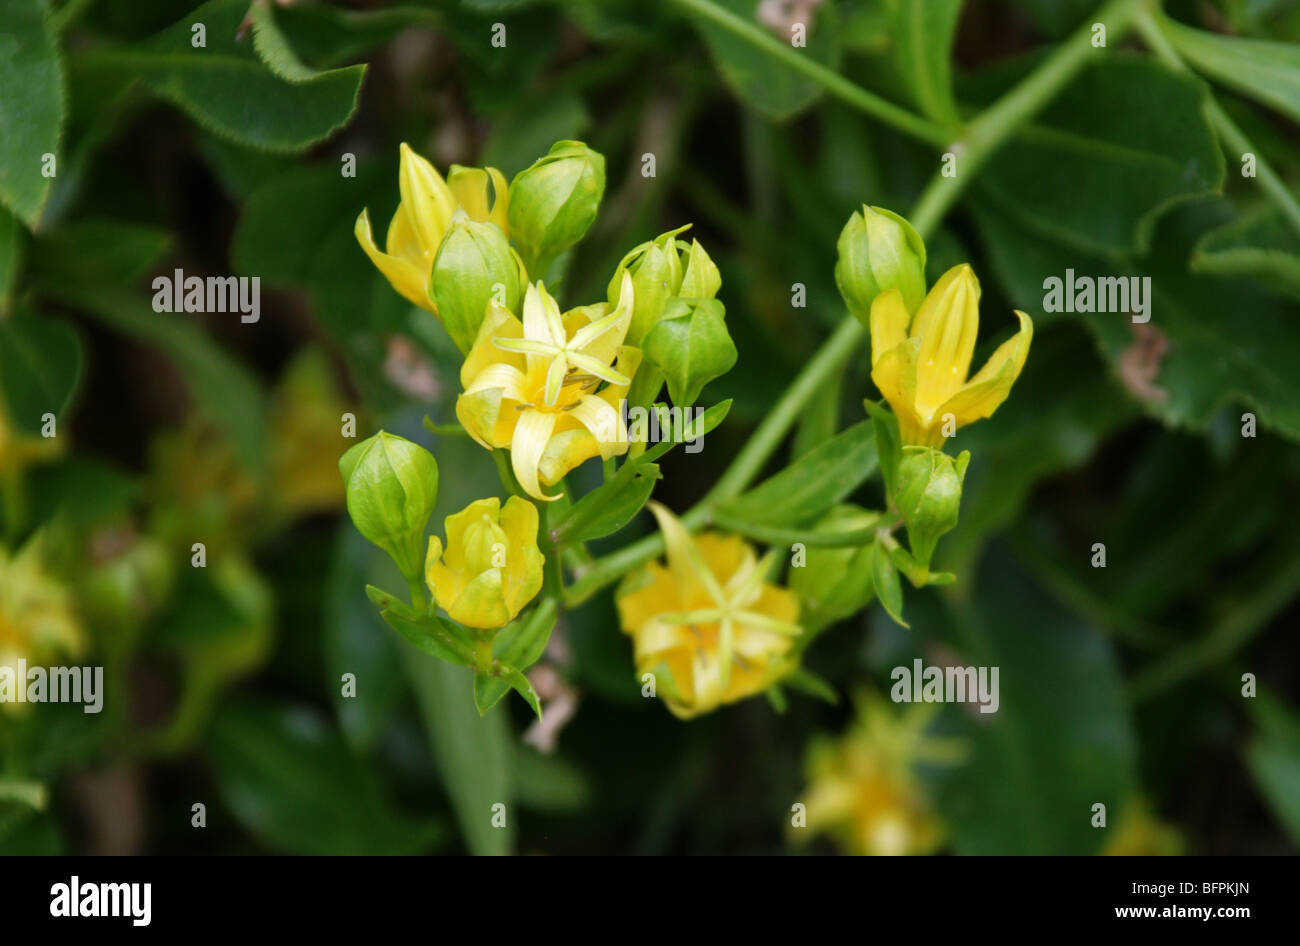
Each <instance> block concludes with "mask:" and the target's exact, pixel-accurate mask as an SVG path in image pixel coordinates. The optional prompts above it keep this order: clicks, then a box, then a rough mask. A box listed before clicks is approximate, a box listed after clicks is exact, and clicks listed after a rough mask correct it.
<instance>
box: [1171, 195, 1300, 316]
mask: <svg viewBox="0 0 1300 946" xmlns="http://www.w3.org/2000/svg"><path fill="white" fill-rule="evenodd" d="M1191 269H1192V272H1194V273H1205V274H1206V275H1209V276H1241V277H1244V278H1248V279H1258V280H1260V281H1261V282H1264V283H1267V284H1268V285H1270V286H1274V287H1276V288H1277V289H1278V290H1279V291H1281V292H1285V293H1287V294H1289V295H1290V296H1292V297H1293V298H1300V233H1298V232H1297V231H1296V228H1295V225H1294V224H1292V223H1291V222H1290V221H1289V220H1288V219H1287V218H1286V217H1284V216H1283V215H1282V212H1281V211H1279V210H1275V209H1261V210H1257V211H1255V212H1253V213H1249V214H1243V215H1242V216H1241V217H1239V218H1238V219H1236V220H1234V221H1232V222H1231V223H1226V224H1224V225H1223V226H1221V227H1217V228H1215V229H1213V230H1210V231H1208V232H1207V233H1206V234H1205V235H1204V236H1203V237H1201V239H1200V240H1199V241H1198V242H1197V244H1196V248H1195V250H1193V252H1192V259H1191Z"/></svg>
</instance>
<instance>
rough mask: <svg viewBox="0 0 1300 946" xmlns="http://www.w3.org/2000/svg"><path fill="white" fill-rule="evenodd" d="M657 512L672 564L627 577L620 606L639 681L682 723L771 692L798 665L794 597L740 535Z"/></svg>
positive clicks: (767, 560)
mask: <svg viewBox="0 0 1300 946" xmlns="http://www.w3.org/2000/svg"><path fill="white" fill-rule="evenodd" d="M650 509H651V511H652V512H653V513H654V514H655V518H656V519H658V520H659V528H660V531H661V532H662V533H663V536H664V545H665V548H666V552H667V564H666V565H661V564H659V563H658V562H652V563H650V564H649V565H648V566H646V567H645V568H644V569H643V570H642V571H641V572H640V573H637V574H634V575H632V576H629V578H628V579H627V580H626V581H625V582H624V584H623V586H622V587H621V588H620V589H619V594H618V599H617V600H618V613H619V619H620V622H621V623H622V627H623V631H624V633H626V634H628V635H630V636H631V637H632V642H633V645H634V647H635V651H636V670H637V674H638V675H639V676H640V675H644V674H651V675H652V676H653V678H654V680H655V687H656V691H657V694H658V695H659V696H660V697H661V698H663V700H664V702H665V704H666V705H667V706H668V709H669V710H671V711H672V712H673V714H674V715H676V716H678V717H679V718H681V719H689V718H691V717H692V716H697V715H699V714H700V713H707V712H709V711H710V710H713V709H716V708H717V707H718V706H720V705H721V704H723V703H734V702H736V701H737V700H743V699H745V698H746V697H749V696H753V695H754V694H756V693H760V692H762V691H763V690H765V689H767V688H768V687H769V686H771V685H772V684H773V683H775V682H776V681H777V680H778V679H780V678H781V677H782V676H784V675H785V674H786V673H787V672H788V671H789V670H791V669H792V668H793V667H794V665H795V661H796V657H795V653H794V640H795V638H797V637H798V636H799V635H800V634H801V633H802V629H801V628H800V626H799V624H798V623H797V621H798V619H799V602H798V599H797V598H796V597H795V595H794V593H793V592H791V591H788V590H786V589H784V588H778V587H776V586H775V585H772V584H769V583H768V582H766V581H765V580H764V579H765V577H766V575H767V574H768V570H769V566H770V565H771V564H772V559H771V555H769V556H768V557H767V558H764V559H763V560H761V561H760V560H759V559H758V557H757V556H756V555H755V554H754V550H753V548H751V547H750V546H749V545H748V544H747V543H746V542H745V541H744V540H743V539H740V538H737V537H736V536H730V535H719V534H717V533H711V532H706V533H704V534H702V535H699V536H695V537H692V536H691V535H690V534H689V533H688V532H687V531H686V528H685V527H684V526H683V525H682V524H681V522H680V521H679V520H678V519H677V518H676V517H675V516H674V515H673V514H672V513H670V512H669V511H668V510H667V509H665V508H664V507H663V506H661V505H659V504H658V503H653V502H652V503H651V504H650ZM772 554H775V553H772Z"/></svg>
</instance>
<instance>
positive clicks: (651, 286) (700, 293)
mask: <svg viewBox="0 0 1300 946" xmlns="http://www.w3.org/2000/svg"><path fill="white" fill-rule="evenodd" d="M689 226H690V224H687V225H686V226H684V227H678V228H677V229H676V230H670V231H668V232H667V233H661V234H660V235H659V236H657V237H655V238H654V239H653V240H650V241H648V242H646V243H642V244H641V245H640V246H638V247H636V248H635V249H633V250H632V252H630V253H628V254H627V256H625V257H623V261H622V262H621V263H619V265H618V269H616V270H615V271H614V278H613V279H611V280H610V281H609V290H608V295H609V301H610V304H611V305H613V304H615V303H616V302H617V301H618V293H619V289H620V287H621V286H622V285H623V273H625V272H627V273H631V274H632V288H633V289H634V290H635V293H634V296H633V297H634V298H635V299H636V305H635V307H634V308H633V310H632V324H631V325H630V326H629V327H628V330H627V344H629V345H639V344H640V343H641V340H642V339H643V338H645V336H646V333H647V332H649V331H650V329H652V328H654V326H655V323H656V322H658V321H659V318H660V316H661V315H662V314H663V310H664V306H665V305H666V304H667V302H668V300H669V299H671V298H672V297H673V296H682V297H685V298H690V299H712V298H713V297H714V296H716V295H717V294H718V290H719V289H721V288H722V276H721V275H720V274H719V273H718V267H717V266H716V265H715V264H714V262H713V260H712V259H710V258H709V254H708V253H707V252H705V249H704V247H703V246H702V245H701V244H700V242H699V241H698V240H692V241H691V242H690V244H689V245H688V244H687V243H686V242H685V241H684V240H678V239H677V234H679V233H681V232H683V231H684V230H686V229H687V228H688V227H689Z"/></svg>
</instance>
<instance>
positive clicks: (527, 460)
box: [510, 408, 560, 502]
mask: <svg viewBox="0 0 1300 946" xmlns="http://www.w3.org/2000/svg"><path fill="white" fill-rule="evenodd" d="M557 416H558V415H556V414H551V413H548V412H546V411H538V410H533V409H531V408H529V409H525V410H523V411H522V412H520V416H519V420H518V422H517V423H516V424H515V433H514V437H513V438H512V439H511V441H510V465H511V467H512V468H513V469H514V471H515V478H516V479H518V480H519V485H520V486H522V487H523V488H524V492H525V493H527V494H528V495H529V496H532V497H533V498H534V499H544V500H546V501H547V502H552V501H554V500H556V499H559V498H560V497H559V495H558V494H557V495H555V496H547V495H546V494H544V493H543V492H542V488H541V486H540V485H539V484H538V482H537V467H538V464H539V463H540V462H541V459H542V453H543V452H545V450H546V444H547V442H548V441H549V440H550V439H551V432H552V431H553V430H554V429H555V421H556V418H557Z"/></svg>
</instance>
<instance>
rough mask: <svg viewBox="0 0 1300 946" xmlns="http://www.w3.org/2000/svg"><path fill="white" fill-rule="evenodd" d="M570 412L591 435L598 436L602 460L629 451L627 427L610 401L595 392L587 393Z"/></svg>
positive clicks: (597, 444) (597, 443)
mask: <svg viewBox="0 0 1300 946" xmlns="http://www.w3.org/2000/svg"><path fill="white" fill-rule="evenodd" d="M568 413H569V415H570V416H571V417H573V418H574V419H575V420H577V421H578V423H580V424H582V426H583V427H586V428H587V430H589V431H591V435H592V436H593V437H595V438H596V446H597V447H598V448H599V450H600V457H601V459H602V460H608V459H609V458H610V457H615V456H620V455H622V454H624V453H626V452H627V428H626V427H624V426H623V418H622V417H620V416H619V414H618V411H616V410H614V408H613V407H611V406H610V404H609V402H608V401H606V400H604V399H603V398H599V397H596V396H595V395H594V394H587V395H585V396H584V397H583V398H582V399H581V400H580V401H578V403H577V404H575V405H574V406H573V407H571V408H569V411H568Z"/></svg>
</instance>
